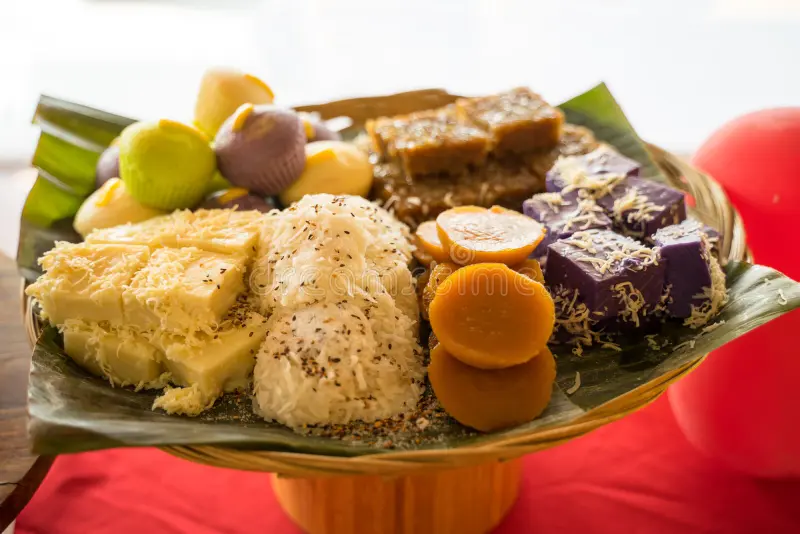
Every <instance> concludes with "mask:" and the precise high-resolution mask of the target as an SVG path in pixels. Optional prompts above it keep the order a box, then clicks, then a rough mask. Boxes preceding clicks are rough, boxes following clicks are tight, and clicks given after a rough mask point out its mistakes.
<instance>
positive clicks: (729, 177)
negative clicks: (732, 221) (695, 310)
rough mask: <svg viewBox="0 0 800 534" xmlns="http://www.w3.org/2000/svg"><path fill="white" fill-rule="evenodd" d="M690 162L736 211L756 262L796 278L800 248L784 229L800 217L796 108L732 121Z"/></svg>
mask: <svg viewBox="0 0 800 534" xmlns="http://www.w3.org/2000/svg"><path fill="white" fill-rule="evenodd" d="M693 162H694V164H695V165H696V166H697V167H698V168H700V169H702V170H704V171H706V172H707V173H708V174H710V175H711V176H712V177H713V178H714V179H715V180H717V181H718V182H719V183H720V184H722V186H723V187H724V189H725V192H726V193H727V194H728V197H729V198H730V200H731V202H732V203H733V205H734V206H736V208H737V209H738V210H739V213H740V214H741V216H742V220H743V221H744V226H745V231H746V233H747V243H748V245H749V246H750V248H751V250H752V251H753V256H754V259H755V261H756V263H760V264H762V265H769V266H770V267H774V268H776V269H778V270H779V271H781V272H783V273H784V274H786V275H788V276H791V277H792V278H795V279H799V278H800V247H797V246H796V244H795V243H791V239H790V240H789V241H787V238H788V236H787V231H789V230H793V229H796V228H797V227H798V221H797V215H798V213H800V208H798V206H800V108H776V109H767V110H763V111H757V112H755V113H750V114H748V115H744V116H742V117H739V118H738V119H734V120H733V121H731V122H729V123H727V124H726V125H724V126H723V127H722V128H720V129H719V130H717V131H716V132H715V133H714V134H713V135H712V136H711V137H710V138H709V139H708V140H707V141H706V142H705V143H704V144H703V146H702V147H700V150H698V151H697V153H696V154H695V156H694V158H693ZM787 245H789V246H787Z"/></svg>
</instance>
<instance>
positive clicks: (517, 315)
mask: <svg viewBox="0 0 800 534" xmlns="http://www.w3.org/2000/svg"><path fill="white" fill-rule="evenodd" d="M428 315H429V318H430V322H431V327H432V328H433V331H434V332H435V333H436V337H437V338H438V339H439V343H441V344H442V345H443V346H444V347H445V348H446V349H447V352H449V353H450V354H452V355H453V356H455V357H456V358H458V359H459V360H461V361H462V362H464V363H466V364H467V365H472V366H473V367H478V368H480V369H502V368H504V367H510V366H512V365H519V364H521V363H524V362H526V361H528V360H529V359H530V358H532V357H533V356H534V355H536V354H537V353H538V352H539V351H541V350H542V349H543V348H544V347H545V345H546V344H547V341H548V339H550V335H551V334H552V333H553V326H554V325H555V306H554V304H553V299H552V298H551V297H550V294H549V293H548V292H547V290H546V289H545V287H544V286H543V285H542V284H540V283H538V282H534V281H533V280H531V279H530V278H528V277H527V276H524V275H522V274H519V273H517V272H515V271H513V270H511V269H510V268H508V267H507V266H505V265H503V264H501V263H482V264H478V265H468V266H466V267H462V268H461V269H459V270H457V271H456V272H454V273H453V274H451V275H450V276H448V277H447V279H446V280H445V281H444V282H442V283H441V284H440V285H439V287H438V288H437V289H436V296H435V297H434V298H433V301H432V302H431V305H430V309H429V311H428Z"/></svg>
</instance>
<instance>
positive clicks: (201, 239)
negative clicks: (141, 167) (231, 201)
mask: <svg viewBox="0 0 800 534" xmlns="http://www.w3.org/2000/svg"><path fill="white" fill-rule="evenodd" d="M278 213H280V212H279V211H278V210H273V211H271V212H269V213H267V214H263V213H261V212H258V211H237V210H235V209H225V210H197V211H194V212H193V211H190V210H178V211H175V212H173V213H170V214H169V215H162V216H160V217H154V218H153V219H149V220H147V221H144V222H141V223H135V224H123V225H120V226H115V227H112V228H103V229H98V230H95V231H93V232H92V233H90V234H89V235H88V236H86V242H87V243H120V244H136V245H145V246H148V247H150V248H151V249H156V248H160V247H172V248H175V247H197V248H200V249H202V250H205V251H208V252H220V253H237V254H245V255H249V256H252V255H253V253H254V252H255V250H254V249H253V246H254V245H255V244H256V242H257V240H258V237H259V235H260V234H261V232H262V230H263V229H264V227H265V226H269V225H270V223H271V221H272V219H273V218H274V217H275V216H276V215H277V214H278Z"/></svg>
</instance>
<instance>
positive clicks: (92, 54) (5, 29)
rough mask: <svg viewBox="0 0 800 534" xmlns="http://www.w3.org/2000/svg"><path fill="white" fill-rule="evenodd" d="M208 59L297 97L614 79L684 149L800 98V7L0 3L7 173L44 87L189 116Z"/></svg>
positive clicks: (1, 153)
mask: <svg viewBox="0 0 800 534" xmlns="http://www.w3.org/2000/svg"><path fill="white" fill-rule="evenodd" d="M214 64H218V65H230V66H236V67H240V68H243V69H247V70H249V71H251V72H253V73H254V74H257V75H259V76H261V77H262V78H264V79H265V81H267V83H269V84H270V85H271V86H272V87H273V89H274V90H275V92H276V94H277V96H278V100H279V102H282V103H284V104H287V105H291V104H296V103H311V102H319V101H325V100H331V99H336V98H341V97H346V96H353V95H368V94H378V93H387V92H395V91H398V90H403V89H411V88H421V87H436V86H439V87H445V88H447V89H450V90H451V91H453V92H460V93H466V94H470V93H472V94H478V93H486V92H491V91H496V90H500V89H503V88H508V87H510V86H513V85H530V86H531V87H532V88H534V89H535V90H537V91H539V92H541V93H542V94H543V95H544V96H545V97H546V98H548V99H549V100H551V101H553V102H558V101H560V100H563V99H566V98H568V97H570V96H572V95H574V94H576V93H579V92H581V91H583V90H584V89H587V88H588V87H590V86H592V85H593V84H595V83H596V82H598V81H600V80H603V81H606V82H607V83H608V84H609V86H610V87H611V89H612V91H613V92H614V93H615V95H616V96H617V98H618V99H619V100H620V101H621V102H622V104H623V107H624V109H625V111H626V112H627V113H628V115H629V117H630V118H631V121H632V122H633V124H634V126H635V127H636V128H637V129H638V130H639V133H640V134H641V135H642V136H643V137H645V138H646V139H648V140H649V141H652V142H655V143H658V144H661V145H663V146H665V147H667V148H669V149H671V150H674V151H678V152H689V151H691V150H693V149H694V148H696V147H697V146H698V145H699V143H701V142H702V140H703V139H704V138H705V137H706V136H707V135H708V134H709V133H710V132H712V131H713V130H714V129H715V128H716V127H718V126H719V125H721V124H722V123H724V122H725V121H726V120H728V119H730V118H732V117H734V116H736V115H739V114H741V113H744V112H747V111H751V110H754V109H758V108H763V107H773V106H786V105H800V69H799V68H798V65H799V64H800V1H792V0H783V1H778V0H759V1H744V0H658V1H650V0H566V1H557V0H545V1H536V0H392V1H383V0H369V1H368V0H271V1H269V0H265V1H255V0H253V1H247V0H194V1H190V0H183V1H181V0H161V1H157V0H149V1H147V0H128V1H110V0H0V175H2V173H3V169H5V173H6V176H7V175H8V173H9V172H10V170H11V169H15V168H19V167H22V166H24V165H25V162H26V161H27V160H28V159H29V157H30V153H31V151H32V149H33V146H34V144H35V140H36V131H35V129H34V128H33V127H32V126H30V118H31V115H32V112H33V109H34V106H35V102H36V99H37V96H38V95H39V93H42V92H44V93H48V94H51V95H54V96H59V97H62V98H67V99H72V100H76V101H79V102H83V103H87V104H90V105H93V106H96V107H100V108H105V109H108V110H110V111H115V112H119V113H122V114H125V115H129V116H134V117H139V118H145V117H159V116H166V117H172V118H177V119H185V118H188V117H189V116H190V114H191V110H192V107H193V103H194V95H195V91H196V87H197V83H198V79H199V77H200V75H201V74H202V72H203V70H204V69H205V68H206V67H207V66H209V65H214ZM25 187H26V185H25V183H23V185H20V186H18V187H17V189H20V190H22V191H24V188H25ZM12 189H13V188H12ZM15 194H16V193H15ZM17 196H19V195H17ZM15 198H16V197H15ZM0 199H2V201H3V206H0V209H2V210H3V211H4V212H7V211H8V210H7V209H5V208H6V206H5V205H6V204H8V205H9V206H11V207H14V206H16V205H17V204H19V202H20V201H19V200H18V199H11V198H10V197H9V193H8V188H6V192H4V193H0ZM4 216H5V214H4ZM12 218H13V217H12ZM0 222H2V221H0ZM3 233H4V234H5V233H6V232H5V231H4V232H3ZM3 249H4V250H5V249H6V247H5V246H3Z"/></svg>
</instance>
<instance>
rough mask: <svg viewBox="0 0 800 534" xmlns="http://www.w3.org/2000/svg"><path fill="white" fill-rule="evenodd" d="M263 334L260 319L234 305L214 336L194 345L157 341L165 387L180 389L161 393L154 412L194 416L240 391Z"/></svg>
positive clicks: (173, 340)
mask: <svg viewBox="0 0 800 534" xmlns="http://www.w3.org/2000/svg"><path fill="white" fill-rule="evenodd" d="M266 331H267V327H266V319H265V318H264V317H263V316H262V315H260V314H259V313H257V312H255V311H254V310H252V309H250V308H248V307H247V306H246V305H243V304H241V303H237V305H235V306H234V307H233V308H232V309H231V310H230V312H229V313H228V314H227V316H226V317H225V319H224V320H223V321H222V323H220V326H219V328H218V329H217V331H216V333H214V334H203V335H202V338H201V340H200V341H199V342H196V341H194V342H191V343H190V342H187V339H186V338H185V337H183V336H163V337H162V338H161V339H160V340H159V341H158V343H159V344H160V345H161V347H162V348H163V350H164V354H165V358H164V365H165V367H166V369H167V371H168V372H169V373H170V382H172V383H173V384H176V385H178V386H182V387H181V388H176V389H169V390H167V391H165V393H164V395H163V396H162V397H159V399H157V400H156V403H155V404H154V407H155V408H162V409H164V410H165V411H167V412H169V413H183V414H186V415H196V414H197V413H200V412H201V411H203V410H204V409H206V408H208V407H209V406H210V405H211V404H213V403H214V401H215V400H216V399H217V397H219V396H220V395H221V394H222V393H223V392H230V391H236V390H242V389H246V388H247V387H248V385H249V382H250V376H251V375H252V373H253V366H254V365H255V355H256V352H258V347H259V345H260V344H261V342H262V341H263V340H264V335H265V334H266Z"/></svg>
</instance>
